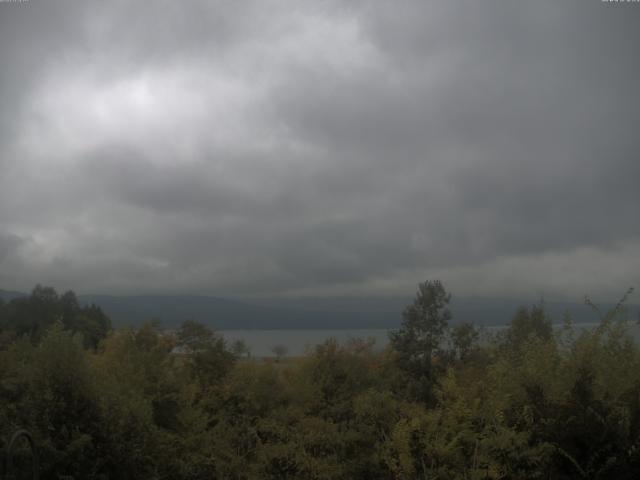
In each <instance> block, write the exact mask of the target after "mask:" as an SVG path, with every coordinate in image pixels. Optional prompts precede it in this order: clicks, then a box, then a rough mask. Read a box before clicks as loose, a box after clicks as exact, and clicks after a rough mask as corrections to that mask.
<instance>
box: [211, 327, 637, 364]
mask: <svg viewBox="0 0 640 480" xmlns="http://www.w3.org/2000/svg"><path fill="white" fill-rule="evenodd" d="M596 325H597V324H595V323H582V324H576V325H575V328H576V330H577V331H580V330H581V329H585V328H593V327H595V326H596ZM555 327H556V328H560V327H561V325H555ZM629 327H630V331H631V333H632V334H633V336H634V338H635V339H636V341H640V327H639V326H638V325H637V324H635V323H630V324H629ZM503 328H505V327H504V326H493V327H483V328H482V330H483V331H484V332H486V333H487V334H491V333H495V332H498V331H499V330H501V329H503ZM219 332H220V333H221V334H222V335H223V336H224V338H225V339H226V340H227V342H228V343H232V342H234V341H235V340H243V341H244V342H245V343H246V345H247V346H248V347H249V349H250V351H251V355H253V356H254V357H270V356H273V352H272V348H273V347H275V346H284V347H285V348H286V349H287V356H300V355H304V354H306V353H307V352H308V351H309V349H312V348H313V347H314V346H315V345H319V344H321V343H323V342H324V341H326V340H327V339H329V338H335V339H336V340H338V341H339V342H340V343H344V342H347V341H348V340H349V339H353V338H361V339H366V338H372V339H373V340H375V348H377V349H380V350H382V349H383V348H384V347H385V346H386V345H387V343H389V336H388V335H389V330H388V329H368V330H367V329H360V330H220V331H219Z"/></svg>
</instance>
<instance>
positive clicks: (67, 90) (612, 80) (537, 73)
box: [0, 0, 640, 295]
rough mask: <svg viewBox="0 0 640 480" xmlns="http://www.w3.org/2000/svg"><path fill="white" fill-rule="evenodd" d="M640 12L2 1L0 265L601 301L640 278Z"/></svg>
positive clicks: (182, 282) (611, 7)
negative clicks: (439, 287)
mask: <svg viewBox="0 0 640 480" xmlns="http://www.w3.org/2000/svg"><path fill="white" fill-rule="evenodd" d="M639 17H640V8H638V7H636V6H635V5H633V4H628V5H627V4H607V3H602V2H599V1H595V0H594V1H589V2H584V1H577V0H576V1H567V2H562V3H561V4H559V3H558V2H552V1H544V2H526V3H521V4H505V3H504V2H492V1H482V2H479V1H473V2H472V1H463V2H445V3H442V2H439V3H438V2H405V3H402V4H400V5H398V4H393V5H392V4H390V3H388V2H339V1H330V2H320V3H318V2H287V1H277V2H251V1H248V2H222V1H221V2H204V1H202V2H201V1H193V2H188V3H187V4H185V3H183V2H168V1H167V2H165V1H157V2H151V3H144V4H131V3H130V2H110V3H104V2H94V3H91V2H82V3H80V2H71V1H69V2H64V3H55V4H53V3H52V2H48V3H46V4H45V3H44V2H42V3H41V2H37V1H33V0H32V1H31V2H28V3H19V4H11V3H0V61H1V62H2V64H3V66H4V67H5V68H2V69H0V100H1V101H2V104H3V109H2V111H1V112H0V126H1V127H2V128H1V129H0V140H1V143H0V169H1V171H2V175H0V259H3V260H2V261H3V274H2V277H0V279H1V280H2V282H3V284H5V288H29V287H30V286H31V285H33V284H35V283H36V282H44V283H53V284H55V285H56V286H59V287H60V288H63V287H64V288H69V287H70V288H75V289H77V290H80V291H97V290H100V291H104V292H109V291H113V292H115V291H137V292H142V291H165V292H169V291H172V292H175V291H189V292H198V293H211V294H224V295H231V294H238V295H258V294H296V293H300V294H318V295H324V294H331V295H333V294H340V293H349V294H350V293H366V294H369V293H381V294H396V293H406V292H407V290H409V291H411V290H412V289H413V286H414V285H415V283H416V282H418V281H421V280H423V279H424V278H425V277H426V276H438V277H440V278H442V279H443V280H444V281H445V282H447V281H448V282H449V283H450V284H451V288H452V289H453V290H454V291H458V292H460V293H463V294H502V293H504V294H511V293H516V292H519V291H521V290H522V289H525V288H526V289H531V290H532V291H535V292H542V291H544V292H547V293H548V294H552V295H553V294H554V293H555V294H558V295H563V294H571V295H574V294H580V293H584V291H586V290H591V291H592V289H598V288H601V289H602V291H603V292H605V293H606V294H615V293H617V292H618V291H622V290H623V289H624V288H626V287H627V286H628V284H638V280H640V273H639V272H640V269H639V268H638V267H640V263H639V261H638V260H637V258H638V256H637V255H636V254H637V252H638V249H639V248H640V221H638V215H637V212H636V210H637V206H638V205H640V189H638V179H639V178H640V162H639V161H638V158H637V155H638V153H637V152H638V146H639V145H638V143H639V142H638V135H637V126H638V125H639V124H640V121H639V120H640V119H639V118H638V117H639V115H640V97H639V96H638V95H637V85H638V75H639V73H640V69H639V66H638V62H637V51H636V50H637V44H638V40H640V34H639V33H637V32H638V30H637V28H636V26H637V22H638V20H639V19H640V18H639ZM25 239H28V240H25ZM596 265H597V269H598V270H597V271H598V272H599V274H598V275H596V276H597V277H599V278H598V281H599V282H600V284H601V286H600V287H599V286H598V282H596V281H594V280H593V279H591V278H587V277H588V276H589V275H592V274H593V273H594V271H595V270H594V269H595V266H596ZM623 266H624V267H623ZM518 282H520V283H518ZM618 284H620V285H618ZM616 289H617V290H616Z"/></svg>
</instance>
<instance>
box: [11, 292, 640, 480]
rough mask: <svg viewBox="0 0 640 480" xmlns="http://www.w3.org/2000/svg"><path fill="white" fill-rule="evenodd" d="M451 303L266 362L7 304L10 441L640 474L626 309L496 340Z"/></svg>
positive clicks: (50, 309)
mask: <svg viewBox="0 0 640 480" xmlns="http://www.w3.org/2000/svg"><path fill="white" fill-rule="evenodd" d="M623 300H624V299H623ZM449 303H450V295H449V294H448V293H447V292H446V291H445V289H444V287H443V286H442V284H441V283H440V282H437V281H436V282H425V283H424V284H421V285H420V286H419V289H418V293H417V295H416V298H415V300H414V302H413V303H411V304H410V305H408V306H407V307H406V309H405V310H404V312H403V323H402V326H401V328H400V329H398V330H396V331H394V332H392V333H391V335H390V346H389V347H388V348H387V349H386V350H384V351H383V352H378V351H376V350H375V349H374V348H372V345H371V343H370V342H368V341H367V340H366V339H362V340H354V341H352V342H350V343H348V344H344V345H340V344H337V343H336V342H335V341H332V340H329V341H327V342H325V343H324V344H322V345H318V346H317V347H316V348H315V350H314V351H313V352H312V353H311V354H310V355H308V356H305V357H302V358H293V359H286V358H285V359H273V360H271V361H265V360H257V359H252V358H250V357H247V355H246V353H245V352H242V350H241V349H238V348H235V349H234V348H232V346H230V345H227V344H226V343H225V341H224V339H223V338H222V337H220V336H219V335H217V334H216V333H215V332H214V331H212V330H211V329H210V328H208V327H207V326H204V325H202V324H199V323H197V322H193V321H187V322H184V323H183V324H182V326H181V327H180V328H179V329H178V330H177V331H175V332H174V333H172V334H170V335H169V334H166V333H163V332H162V331H160V330H158V328H157V326H155V325H154V324H151V323H149V324H146V325H144V326H142V327H140V328H137V329H130V328H127V329H117V330H111V329H110V328H109V324H108V320H107V319H106V317H104V315H102V314H101V312H100V311H99V309H96V308H90V307H87V308H80V307H78V306H77V304H76V302H75V301H74V296H73V294H71V293H68V294H64V295H61V296H59V295H58V294H57V293H55V291H53V290H51V289H46V288H42V287H38V288H36V290H34V292H33V294H32V295H31V296H30V297H28V298H24V299H17V300H13V301H11V302H10V303H6V304H3V305H2V306H0V312H1V316H0V330H1V333H0V429H1V433H2V439H3V440H2V441H3V442H6V439H7V436H8V435H10V434H11V432H12V431H15V430H16V429H18V428H26V429H28V430H29V431H31V432H32V434H33V435H34V438H35V440H36V445H37V446H38V449H39V453H40V464H41V478H43V479H57V478H69V477H62V476H64V475H67V476H72V477H73V478H76V479H85V478H87V479H91V478H95V479H98V478H103V479H104V478H110V479H194V480H195V479H205V478H206V479H212V478H213V479H216V478H217V479H247V480H248V479H301V480H303V479H304V480H307V479H345V480H347V479H349V480H351V479H362V480H365V479H366V480H369V479H389V480H391V479H407V480H409V479H424V478H434V479H501V478H509V479H530V478H553V479H569V478H590V479H592V478H602V479H605V478H615V479H635V478H638V475H640V350H639V348H638V345H637V344H636V343H634V341H633V340H632V338H631V337H630V336H629V334H628V332H627V328H628V321H627V320H626V319H625V312H624V305H623V303H624V302H623V301H621V302H620V303H619V304H618V305H616V306H615V307H614V308H613V309H612V310H611V311H609V312H597V307H595V305H594V306H593V308H594V310H596V311H595V313H598V314H599V315H600V317H601V321H600V324H599V326H598V327H597V328H594V329H592V330H588V331H584V330H579V331H578V330H576V329H574V328H573V325H572V321H571V319H570V318H569V317H567V318H565V324H564V327H563V328H562V329H559V330H557V329H555V330H554V329H553V328H552V324H551V321H550V319H549V317H548V314H547V313H546V312H545V309H544V306H542V305H536V306H533V307H522V308H520V309H519V310H517V311H516V312H514V315H513V317H512V321H511V323H510V325H509V327H508V328H507V329H506V330H504V331H503V332H501V333H500V334H497V335H495V336H493V337H487V338H481V336H480V335H479V332H478V330H477V329H476V328H475V327H474V325H472V324H459V325H456V326H452V320H453V319H452V318H451V313H450V311H449ZM177 347H178V348H177ZM22 453H23V457H24V458H21V460H22V462H23V463H28V458H27V456H28V454H27V452H26V451H25V452H22ZM19 460H20V459H19ZM25 471H26V469H25ZM25 478H26V477H25Z"/></svg>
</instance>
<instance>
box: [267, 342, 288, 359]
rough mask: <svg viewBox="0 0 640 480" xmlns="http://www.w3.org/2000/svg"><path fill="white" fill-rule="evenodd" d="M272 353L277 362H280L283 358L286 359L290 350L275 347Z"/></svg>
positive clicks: (281, 346) (283, 347)
mask: <svg viewBox="0 0 640 480" xmlns="http://www.w3.org/2000/svg"><path fill="white" fill-rule="evenodd" d="M271 353H273V354H274V355H275V356H276V362H280V360H281V359H282V357H285V356H286V355H287V353H289V349H288V348H287V347H285V346H284V345H274V346H273V347H271Z"/></svg>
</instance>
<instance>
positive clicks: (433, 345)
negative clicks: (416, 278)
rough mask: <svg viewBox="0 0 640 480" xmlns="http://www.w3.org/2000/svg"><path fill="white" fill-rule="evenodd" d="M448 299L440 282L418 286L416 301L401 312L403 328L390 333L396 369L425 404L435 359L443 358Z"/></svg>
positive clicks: (433, 376) (448, 296)
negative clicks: (407, 378) (404, 374)
mask: <svg viewBox="0 0 640 480" xmlns="http://www.w3.org/2000/svg"><path fill="white" fill-rule="evenodd" d="M450 300H451V295H450V294H449V293H447V291H446V290H445V288H444V286H443V285H442V283H441V282H440V281H439V280H433V281H430V280H427V281H426V282H424V283H420V284H419V285H418V292H417V293H416V298H415V300H414V301H413V303H412V304H411V305H408V306H407V307H406V308H405V309H404V312H403V313H402V317H403V321H402V326H401V327H400V329H399V330H396V331H392V332H391V333H390V334H389V339H390V341H391V346H392V347H393V349H394V350H395V351H396V352H397V361H398V365H399V367H400V368H401V370H403V371H404V372H405V373H406V374H408V375H409V377H410V378H412V379H413V380H414V382H413V384H412V385H411V386H410V390H413V395H414V396H417V397H418V398H419V399H422V400H424V401H427V402H428V401H430V397H431V393H432V387H433V385H434V383H435V374H436V370H437V368H435V365H436V362H435V357H436V356H438V355H440V357H442V355H441V354H442V348H441V347H442V342H443V339H444V334H445V331H446V329H447V327H448V324H449V320H450V319H451V311H450V310H449V302H450ZM440 360H442V358H440Z"/></svg>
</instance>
